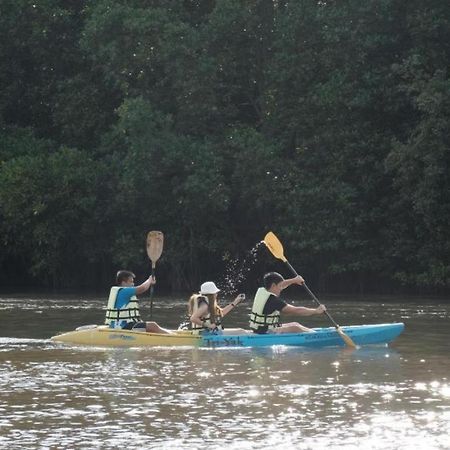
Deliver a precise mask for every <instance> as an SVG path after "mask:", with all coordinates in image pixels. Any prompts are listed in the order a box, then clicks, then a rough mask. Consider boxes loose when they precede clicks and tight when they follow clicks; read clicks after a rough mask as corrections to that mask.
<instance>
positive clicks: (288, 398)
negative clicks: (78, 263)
mask: <svg viewBox="0 0 450 450" xmlns="http://www.w3.org/2000/svg"><path fill="white" fill-rule="evenodd" d="M186 300H187V296H186V299H184V298H178V299H177V298H164V299H158V298H156V299H155V302H154V308H153V311H154V314H155V316H154V319H156V320H157V321H158V322H159V323H160V324H162V325H165V326H169V327H175V326H176V325H177V324H178V322H180V321H182V320H183V319H184V315H185V306H186V305H185V304H186ZM377 300H378V302H380V301H382V300H383V299H377ZM104 303H105V301H104V300H103V299H95V298H89V297H87V298H82V299H80V298H69V297H65V298H58V297H48V296H47V297H43V298H37V297H34V298H29V297H26V296H16V297H13V298H7V297H5V296H3V297H0V314H1V317H2V324H3V328H2V331H1V333H0V334H1V336H3V337H0V385H1V387H2V389H1V390H0V448H2V449H3V448H5V449H35V448H36V449H69V448H70V449H93V448H99V449H117V448H122V447H124V446H132V447H135V448H137V447H141V448H146V449H147V448H148V449H172V448H180V449H184V448H190V449H197V448H203V447H205V446H206V447H207V448H208V449H219V448H227V449H240V450H244V449H261V448H269V447H272V448H295V449H312V448H314V449H320V448H331V449H341V450H342V449H346V450H347V449H355V450H356V449H359V448H362V447H363V448H365V449H383V450H385V449H397V448H405V449H417V448H426V449H449V448H450V439H449V436H450V380H449V376H450V360H449V356H448V355H449V331H448V330H449V315H450V304H449V303H444V302H438V301H434V302H433V301H425V300H421V301H417V300H416V301H407V300H401V301H399V300H398V299H397V300H388V299H384V302H383V301H382V302H381V303H375V302H374V301H367V300H366V301H360V300H359V301H357V300H356V301H353V302H343V301H341V300H338V299H328V300H327V301H326V302H325V303H326V304H327V306H328V309H329V311H330V313H331V314H332V316H333V317H334V319H336V320H337V321H338V322H339V323H341V324H345V325H347V324H348V325H350V324H358V323H381V322H395V321H403V322H405V324H406V329H405V332H404V334H403V335H401V336H400V337H399V338H398V339H397V340H396V341H395V342H394V343H393V344H391V346H390V347H385V346H381V347H371V348H362V349H358V350H355V351H352V350H348V349H324V350H314V351H313V350H305V349H299V348H286V347H280V346H279V347H272V348H266V349H253V350H252V349H245V348H244V349H216V350H211V349H193V348H182V349H168V348H158V349H156V348H154V349H151V348H150V349H142V348H141V349H101V348H77V347H64V346H62V345H56V344H52V343H51V342H49V341H48V338H49V337H50V336H51V335H53V334H55V333H57V332H58V331H67V330H70V329H73V328H74V327H75V326H78V325H83V324H90V323H101V322H102V318H103V316H104V311H103V306H104ZM304 304H306V305H310V303H309V302H306V301H305V303H304ZM248 309H249V305H240V306H239V307H238V308H236V310H235V311H233V313H232V314H230V316H229V318H228V319H227V322H226V324H228V325H229V326H242V325H245V321H246V314H247V313H248ZM142 312H143V314H142V315H143V316H147V317H148V313H149V309H148V308H143V311H142ZM303 323H304V324H305V325H310V326H320V325H324V326H328V322H327V320H326V318H325V317H314V318H306V319H305V320H303Z"/></svg>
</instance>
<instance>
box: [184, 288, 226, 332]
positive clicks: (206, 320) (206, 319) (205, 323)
mask: <svg viewBox="0 0 450 450" xmlns="http://www.w3.org/2000/svg"><path fill="white" fill-rule="evenodd" d="M201 298H202V300H203V301H205V302H206V303H207V305H208V311H207V315H206V316H203V317H201V318H200V320H201V321H202V324H201V325H199V324H198V323H194V322H192V321H191V329H192V330H194V331H195V332H197V333H198V332H200V331H201V330H209V327H210V326H211V325H212V324H211V314H210V313H209V300H208V297H204V296H201ZM198 300H199V298H198V297H197V298H196V299H195V301H194V303H193V305H192V314H194V313H196V312H197V310H198V308H199V305H198V304H199V301H198ZM215 323H216V326H217V328H220V329H222V328H223V327H222V320H221V317H220V316H218V315H216V320H215Z"/></svg>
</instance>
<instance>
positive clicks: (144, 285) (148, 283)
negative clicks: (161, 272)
mask: <svg viewBox="0 0 450 450" xmlns="http://www.w3.org/2000/svg"><path fill="white" fill-rule="evenodd" d="M152 284H156V280H155V277H152V276H151V275H150V276H149V277H148V278H147V279H146V280H145V281H144V282H143V283H142V284H140V285H139V286H136V295H139V294H143V293H144V292H145V291H147V290H148V289H149V288H150V286H151V285H152Z"/></svg>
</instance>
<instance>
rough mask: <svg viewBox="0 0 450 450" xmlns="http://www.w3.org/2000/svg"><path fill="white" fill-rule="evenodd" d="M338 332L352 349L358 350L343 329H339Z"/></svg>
mask: <svg viewBox="0 0 450 450" xmlns="http://www.w3.org/2000/svg"><path fill="white" fill-rule="evenodd" d="M336 331H337V332H338V333H339V335H340V336H341V338H342V339H343V340H344V342H345V343H346V344H347V345H348V346H349V347H352V348H357V347H356V344H355V343H354V342H353V341H352V340H351V338H350V336H347V335H346V334H345V333H344V332H343V331H342V329H341V327H337V328H336Z"/></svg>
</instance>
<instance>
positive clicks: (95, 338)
mask: <svg viewBox="0 0 450 450" xmlns="http://www.w3.org/2000/svg"><path fill="white" fill-rule="evenodd" d="M404 327H405V325H404V324H403V323H401V322H400V323H387V324H375V325H351V326H343V327H341V329H342V331H343V332H344V333H345V334H346V335H348V336H349V337H350V338H351V339H352V341H353V342H354V343H355V344H356V345H358V346H361V345H372V344H387V343H389V342H392V341H393V340H394V339H395V338H396V337H398V336H399V335H400V334H401V333H402V331H403V330H404ZM51 340H52V341H54V342H60V343H64V344H76V345H88V346H100V347H182V346H190V347H209V348H217V347H268V346H272V345H287V346H300V347H310V348H321V347H343V346H345V345H346V344H345V342H344V341H343V339H342V337H341V336H340V335H339V334H338V332H337V331H336V329H335V328H334V327H329V328H314V332H310V333H286V334H269V333H268V334H255V333H253V332H251V331H249V330H243V329H235V330H226V332H225V333H224V334H211V333H205V334H201V335H198V334H193V333H192V332H191V331H174V332H173V333H172V334H158V333H147V332H143V331H132V330H117V329H111V328H108V327H107V326H95V325H94V326H85V327H79V328H78V329H76V330H74V331H70V332H68V333H63V334H60V335H57V336H53V337H52V338H51Z"/></svg>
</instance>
